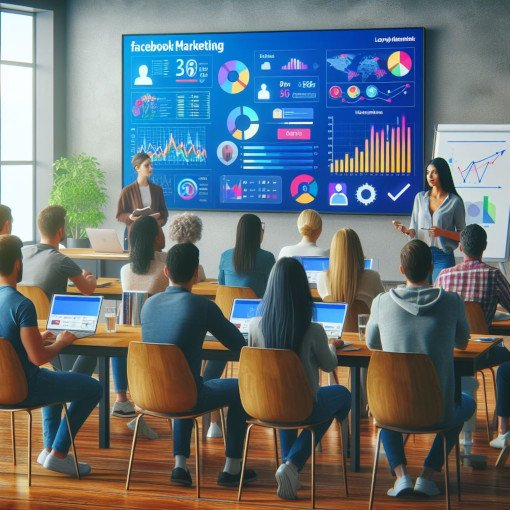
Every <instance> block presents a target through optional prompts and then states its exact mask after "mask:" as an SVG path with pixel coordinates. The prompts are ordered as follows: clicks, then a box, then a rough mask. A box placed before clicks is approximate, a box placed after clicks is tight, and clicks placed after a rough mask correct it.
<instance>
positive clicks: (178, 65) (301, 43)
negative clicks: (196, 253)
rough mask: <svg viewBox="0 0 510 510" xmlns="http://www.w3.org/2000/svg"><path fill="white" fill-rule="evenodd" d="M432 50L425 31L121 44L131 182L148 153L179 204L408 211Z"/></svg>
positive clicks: (139, 38) (149, 39) (156, 178)
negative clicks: (136, 162) (136, 161)
mask: <svg viewBox="0 0 510 510" xmlns="http://www.w3.org/2000/svg"><path fill="white" fill-rule="evenodd" d="M423 47H424V32H423V29H420V28H398V29H377V30H324V31H308V32H246V33H225V34H189V35H186V34H179V35H176V34H173V35H126V36H123V170H122V181H123V186H126V185H128V184H129V183H131V182H133V180H134V179H135V172H134V170H133V168H132V167H131V164H130V161H131V158H132V156H133V155H134V154H135V153H136V152H139V151H145V152H148V153H149V154H150V155H151V156H152V160H153V165H154V173H153V177H152V180H153V182H155V183H157V184H159V185H161V186H162V187H163V191H164V195H165V200H166V204H167V207H168V208H170V209H187V210H189V209H212V210H253V211H300V210H303V209H306V208H310V207H312V208H314V209H316V210H318V211H321V212H331V213H337V214H338V213H347V214H352V213H361V214H379V213H382V214H408V213H410V211H411V209H412V204H413V198H414V195H415V194H416V192H418V191H420V190H421V189H422V187H423V83H424V75H423ZM401 134H402V135H403V138H404V142H405V143H407V141H408V140H410V141H411V143H410V145H409V147H410V149H409V151H408V150H407V145H405V146H403V145H404V144H403V143H402V142H403V141H402V140H401V139H400V138H398V137H400V135H401ZM392 138H393V141H392ZM397 147H399V150H398V151H397ZM367 149H368V150H367ZM362 152H363V156H362V155H361V153H362ZM392 155H393V158H392ZM383 160H384V163H383ZM351 164H352V169H351ZM342 165H343V166H344V168H343V171H340V170H341V166H342Z"/></svg>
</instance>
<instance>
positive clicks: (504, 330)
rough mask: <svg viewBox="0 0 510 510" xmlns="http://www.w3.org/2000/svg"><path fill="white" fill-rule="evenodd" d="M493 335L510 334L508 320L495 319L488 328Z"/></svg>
mask: <svg viewBox="0 0 510 510" xmlns="http://www.w3.org/2000/svg"><path fill="white" fill-rule="evenodd" d="M489 330H490V332H491V334H493V335H510V320H508V321H495V322H493V323H492V324H491V326H490V328H489Z"/></svg>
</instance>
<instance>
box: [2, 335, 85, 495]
mask: <svg viewBox="0 0 510 510" xmlns="http://www.w3.org/2000/svg"><path fill="white" fill-rule="evenodd" d="M0 374H2V384H1V385H0V406H1V407H0V411H1V412H7V413H11V440H12V463H13V464H14V465H16V428H15V420H14V413H17V412H20V411H24V412H26V413H27V414H28V485H29V487H30V486H31V485H32V411H33V410H35V409H40V408H41V407H46V405H61V406H62V407H63V409H64V413H65V417H66V421H67V428H68V430H69V436H70V437H71V446H72V449H73V454H74V465H75V468H76V476H77V478H78V479H79V478H80V472H79V469H78V457H77V456H76V449H75V446H74V438H73V436H72V434H71V426H70V424H69V417H68V415H67V405H66V403H65V402H49V403H48V404H44V405H39V406H31V407H24V406H19V405H17V404H18V403H19V402H23V400H25V399H26V398H27V396H28V384H27V379H26V376H25V372H24V371H23V368H22V366H21V363H20V360H19V357H18V355H17V354H16V351H15V350H14V347H13V346H12V344H11V343H10V342H9V341H8V340H5V338H0Z"/></svg>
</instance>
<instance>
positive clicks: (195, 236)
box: [168, 212, 205, 283]
mask: <svg viewBox="0 0 510 510" xmlns="http://www.w3.org/2000/svg"><path fill="white" fill-rule="evenodd" d="M168 235H169V237H170V241H173V242H174V243H178V244H181V243H193V244H196V243H197V242H198V241H200V239H201V238H202V220H201V219H200V218H199V217H198V216H197V215H196V214H191V213H189V212H184V213H181V214H176V215H175V216H174V217H172V219H171V220H170V223H169V224H168ZM203 281H205V272H204V268H203V267H202V266H201V265H199V266H198V280H197V283H200V282H203Z"/></svg>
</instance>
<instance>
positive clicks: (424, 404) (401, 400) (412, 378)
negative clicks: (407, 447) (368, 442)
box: [367, 351, 443, 429]
mask: <svg viewBox="0 0 510 510" xmlns="http://www.w3.org/2000/svg"><path fill="white" fill-rule="evenodd" d="M367 377H368V379H367V393H368V405H369V407H370V412H371V413H372V416H373V417H374V418H375V420H376V422H377V423H378V424H379V425H381V426H390V427H391V426H394V427H400V428H404V429H406V428H407V429H414V428H420V427H430V426H432V425H435V424H437V423H438V422H439V421H440V420H441V418H442V415H443V395H442V391H441V386H440V384H439V379H438V377H437V373H436V369H435V367H434V365H433V363H432V360H431V359H430V357H429V356H427V355H426V354H417V353H401V352H383V351H374V352H373V353H372V356H371V359H370V364H369V365H368V376H367Z"/></svg>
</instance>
